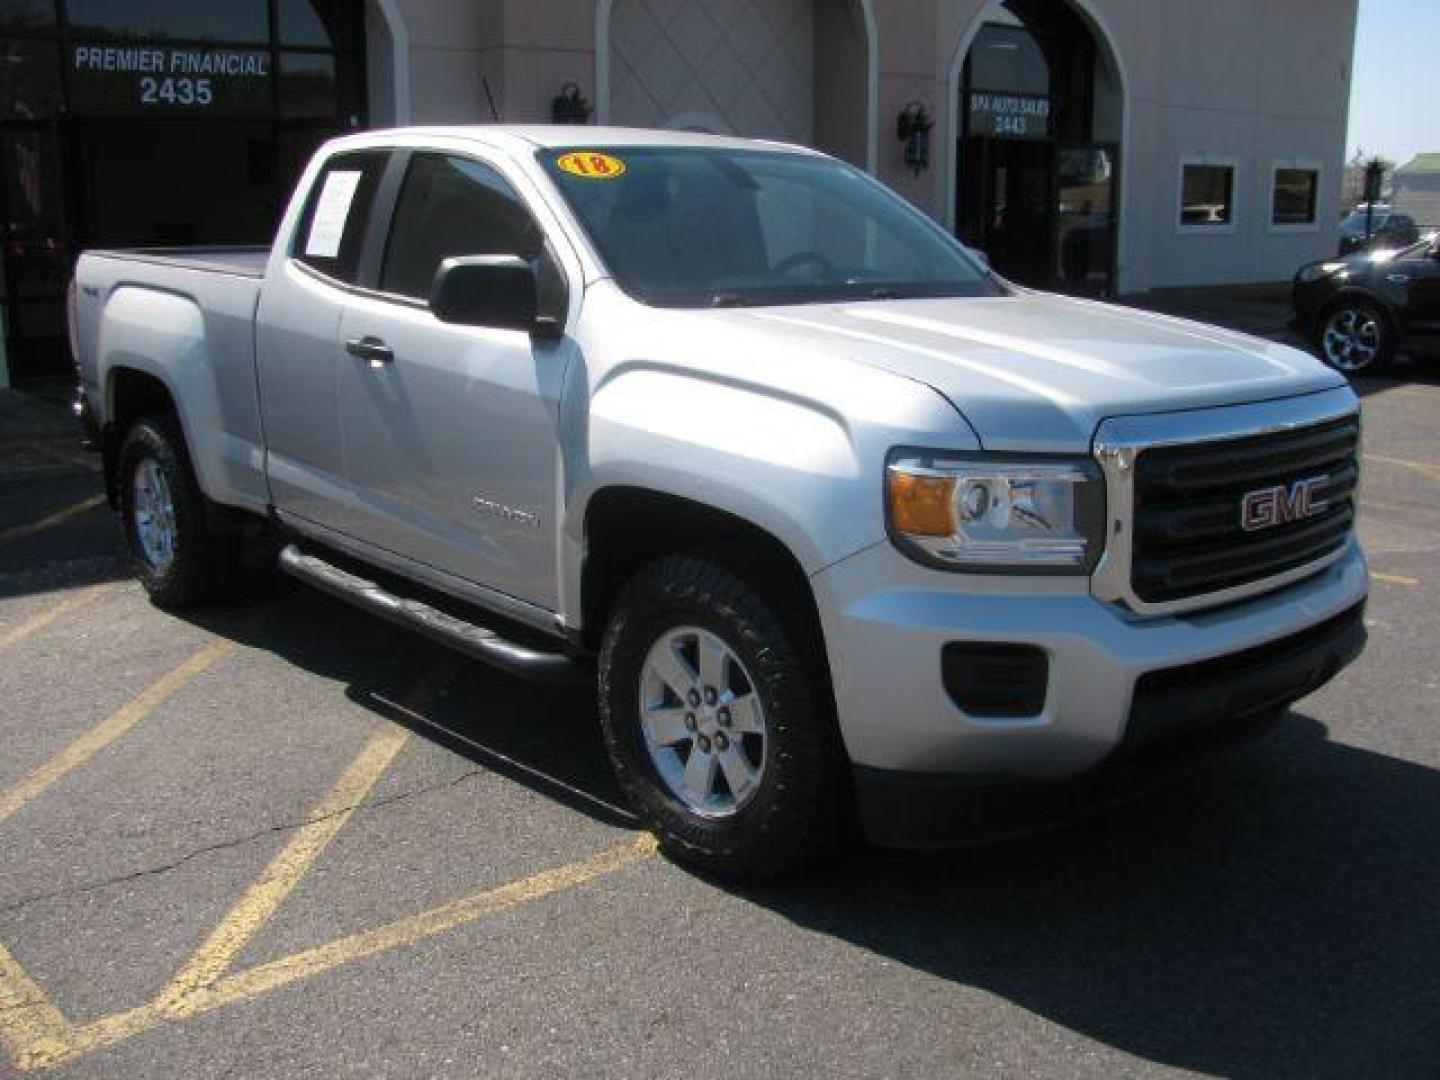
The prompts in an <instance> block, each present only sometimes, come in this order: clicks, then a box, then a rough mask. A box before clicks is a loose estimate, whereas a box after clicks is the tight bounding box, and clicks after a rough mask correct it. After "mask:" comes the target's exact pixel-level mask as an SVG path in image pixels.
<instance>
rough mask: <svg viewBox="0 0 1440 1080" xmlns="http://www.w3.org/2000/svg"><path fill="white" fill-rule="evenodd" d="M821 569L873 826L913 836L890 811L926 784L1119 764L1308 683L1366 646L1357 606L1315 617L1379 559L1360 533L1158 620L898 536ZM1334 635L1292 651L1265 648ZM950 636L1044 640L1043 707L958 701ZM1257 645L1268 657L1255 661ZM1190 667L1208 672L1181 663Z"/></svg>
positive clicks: (1067, 774) (1351, 599)
mask: <svg viewBox="0 0 1440 1080" xmlns="http://www.w3.org/2000/svg"><path fill="white" fill-rule="evenodd" d="M814 584H815V588H816V594H817V600H819V603H820V610H821V612H822V620H823V621H824V625H825V633H826V645H827V648H828V650H829V654H830V661H831V670H832V673H833V676H834V687H835V694H836V702H837V705H838V709H839V718H840V726H841V732H842V734H843V736H844V739H845V744H846V748H847V750H848V751H849V754H850V758H851V761H852V762H853V763H854V765H855V766H856V772H857V777H858V779H859V788H860V795H861V807H862V810H864V811H866V818H867V831H869V832H870V834H871V835H872V836H873V837H876V838H877V839H883V840H885V841H886V842H888V843H903V842H904V840H903V838H902V837H900V836H898V835H892V833H893V832H894V830H893V829H891V828H890V827H889V826H887V825H886V824H885V819H886V818H887V817H893V816H894V815H893V814H892V813H891V811H892V810H893V809H894V808H895V807H896V806H899V805H900V804H903V803H906V802H907V801H908V802H912V803H913V802H918V801H919V800H920V799H921V798H922V797H923V796H924V794H925V792H926V791H927V790H931V789H934V790H941V789H944V790H949V789H953V788H961V789H974V788H977V787H978V788H981V789H991V790H994V789H997V788H1004V787H1007V786H1009V787H1012V788H1013V787H1045V786H1053V785H1065V784H1066V783H1068V782H1072V781H1076V780H1077V778H1081V777H1084V776H1085V775H1086V774H1091V773H1093V772H1095V771H1096V770H1098V769H1101V768H1102V767H1103V766H1105V765H1107V764H1113V763H1114V762H1115V760H1117V758H1118V757H1119V756H1120V755H1119V752H1120V751H1121V750H1122V748H1125V747H1131V748H1139V747H1140V746H1142V745H1143V744H1144V743H1145V742H1147V741H1154V742H1156V743H1172V744H1173V743H1174V742H1176V740H1174V739H1168V738H1153V736H1154V734H1155V732H1156V731H1158V730H1159V729H1160V728H1162V727H1163V726H1164V725H1165V724H1167V723H1170V722H1173V723H1174V724H1175V726H1176V732H1177V733H1178V734H1179V735H1181V736H1182V738H1181V739H1180V740H1179V741H1180V742H1183V741H1184V738H1183V736H1185V735H1186V734H1188V733H1191V732H1194V731H1208V730H1209V729H1210V728H1212V723H1211V722H1212V721H1214V720H1226V719H1229V720H1234V721H1236V722H1237V723H1238V724H1239V725H1240V726H1242V727H1243V726H1245V725H1246V724H1247V723H1249V722H1250V721H1252V720H1253V719H1254V718H1255V717H1257V716H1260V715H1263V714H1266V713H1272V712H1274V711H1275V710H1276V709H1278V708H1281V707H1283V706H1284V705H1287V704H1289V703H1290V702H1292V701H1294V700H1296V699H1298V698H1300V697H1303V696H1304V695H1305V694H1308V693H1309V692H1311V691H1312V690H1314V689H1315V687H1316V686H1318V685H1320V683H1323V682H1324V681H1325V680H1327V679H1328V678H1330V677H1331V676H1333V675H1334V673H1335V672H1336V671H1338V670H1339V669H1340V668H1341V667H1343V666H1344V665H1345V664H1346V663H1348V662H1349V661H1350V660H1352V659H1353V658H1354V656H1355V655H1357V654H1358V651H1359V646H1360V644H1361V643H1363V626H1359V624H1358V621H1357V622H1356V626H1357V628H1358V629H1356V631H1355V633H1354V634H1350V633H1348V632H1347V634H1346V635H1342V636H1341V638H1339V639H1332V637H1330V636H1329V635H1327V634H1319V633H1317V629H1316V628H1319V627H1327V626H1329V625H1331V623H1332V620H1336V619H1337V618H1341V617H1346V616H1353V613H1356V612H1358V611H1359V609H1360V608H1359V606H1360V605H1362V604H1363V602H1364V600H1365V597H1366V594H1367V591H1368V575H1367V571H1366V567H1365V560H1364V557H1363V555H1362V554H1361V552H1360V549H1359V547H1358V546H1357V545H1355V544H1354V543H1353V541H1352V543H1351V546H1350V548H1349V549H1348V550H1347V552H1346V554H1345V556H1344V557H1343V558H1342V559H1340V560H1339V561H1338V562H1336V563H1334V564H1332V565H1331V566H1329V567H1327V568H1325V569H1324V570H1322V571H1320V572H1319V573H1317V574H1316V575H1314V576H1313V577H1310V578H1307V579H1305V580H1303V581H1300V582H1297V583H1295V584H1293V585H1290V586H1288V587H1286V588H1284V589H1280V590H1277V591H1275V592H1272V593H1267V594H1265V595H1263V596H1260V597H1256V598H1254V599H1252V600H1248V601H1245V602H1243V603H1237V604H1232V605H1230V606H1227V607H1224V608H1220V609H1217V610H1211V611H1201V612H1196V613H1193V614H1189V615H1184V616H1173V617H1163V618H1148V619H1142V618H1137V617H1135V616H1132V615H1130V614H1128V613H1126V612H1125V611H1124V610H1123V609H1122V608H1120V607H1118V606H1116V605H1112V604H1108V603H1104V602H1102V601H1100V600H1097V599H1096V598H1094V597H1093V596H1091V595H1090V593H1089V591H1088V583H1087V582H1085V581H1083V580H1080V581H1075V582H1068V581H1062V580H1057V579H989V578H979V577H971V578H965V577H960V576H958V575H955V576H952V575H948V574H944V573H943V572H940V571H929V570H925V569H923V568H920V567H917V566H915V565H914V564H911V563H909V562H908V560H906V559H904V557H903V556H901V555H900V554H899V553H897V552H895V551H894V550H893V549H892V548H890V547H889V546H888V545H877V546H876V547H873V548H870V549H868V550H867V551H865V552H861V553H860V554H858V555H856V556H854V557H852V558H851V559H848V560H845V561H844V562H842V563H839V564H837V565H836V566H834V567H831V568H829V569H827V570H825V571H824V572H822V573H821V574H819V575H817V576H816V578H815V579H814ZM1355 618H1358V616H1357V617H1355ZM1356 634H1358V637H1357V636H1355V635H1356ZM1322 637H1323V638H1324V642H1323V643H1321V644H1317V645H1316V648H1315V649H1314V650H1311V649H1309V648H1308V646H1306V647H1305V648H1302V649H1301V653H1300V655H1299V657H1298V659H1294V660H1293V662H1292V660H1291V659H1286V660H1285V663H1283V664H1281V663H1280V662H1279V659H1277V658H1280V657H1281V653H1280V652H1273V651H1272V652H1266V651H1264V650H1266V649H1267V648H1268V649H1271V650H1278V649H1280V647H1281V646H1280V644H1277V643H1285V642H1287V641H1288V642H1291V643H1299V644H1300V645H1306V643H1307V642H1309V641H1311V639H1314V640H1315V641H1317V642H1318V641H1319V640H1320V638H1322ZM954 642H962V643H971V642H979V643H992V644H1021V645H1031V646H1037V647H1039V648H1040V649H1042V650H1043V651H1044V653H1045V654H1046V656H1047V658H1048V660H1049V670H1048V678H1047V686H1046V693H1045V701H1044V706H1043V708H1042V709H1041V710H1040V712H1039V713H1038V714H1036V715H1032V716H1021V717H1004V718H978V717H972V716H967V715H966V714H965V713H964V712H962V711H961V709H960V708H959V707H958V706H957V705H956V704H955V702H954V701H953V700H952V699H951V697H950V696H949V694H948V693H947V692H946V690H945V688H944V685H943V680H942V673H941V655H942V652H943V650H944V647H945V645H947V644H950V643H954ZM1286 656H1287V657H1288V654H1286ZM1256 657H1258V658H1260V660H1259V664H1258V668H1251V667H1247V666H1246V661H1247V658H1248V659H1254V658H1256ZM1206 665H1210V666H1208V667H1207V666H1206ZM1226 665H1229V667H1228V668H1227V667H1226ZM1232 669H1233V670H1232ZM1184 671H1190V672H1191V673H1194V672H1200V673H1201V674H1200V676H1199V677H1198V678H1196V679H1193V680H1191V681H1186V680H1185V678H1184V677H1182V676H1181V675H1177V674H1174V673H1176V672H1184ZM1226 671H1230V672H1231V673H1230V674H1228V675H1227V674H1225V672H1226ZM1236 673H1238V674H1236ZM1222 688H1223V689H1222ZM1220 726H1222V727H1223V726H1224V725H1220ZM1142 732H1149V733H1150V735H1148V736H1146V735H1142ZM1162 734H1163V733H1162ZM897 787H898V788H900V789H901V791H900V793H899V794H895V793H894V791H893V789H895V788H897ZM875 792H879V793H880V794H879V795H878V796H877V795H875V794H874V793H875ZM941 801H942V802H943V801H944V800H943V799H942V800H941ZM1001 825H1002V829H1001V831H1004V829H1003V823H1001ZM922 831H923V830H922Z"/></svg>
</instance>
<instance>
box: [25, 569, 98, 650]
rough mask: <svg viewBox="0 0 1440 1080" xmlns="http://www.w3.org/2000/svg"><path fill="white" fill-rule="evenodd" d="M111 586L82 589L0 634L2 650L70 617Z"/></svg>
mask: <svg viewBox="0 0 1440 1080" xmlns="http://www.w3.org/2000/svg"><path fill="white" fill-rule="evenodd" d="M110 588H111V586H110V585H108V584H107V585H92V586H90V587H89V588H88V589H81V590H80V591H79V592H76V593H72V594H71V595H70V596H68V597H67V598H66V599H64V600H62V601H60V603H58V604H56V605H54V606H53V607H48V608H46V609H45V610H44V611H42V612H40V614H38V615H32V616H31V617H30V618H28V619H26V620H25V621H24V622H22V623H21V624H20V625H19V626H15V627H11V628H10V629H9V630H6V631H5V632H4V633H0V649H3V648H5V647H6V646H8V645H14V644H15V643H16V642H17V641H20V640H22V639H24V638H27V637H29V636H30V635H31V634H33V633H35V631H37V630H41V629H43V628H44V627H46V626H48V625H49V624H50V623H52V622H54V621H55V620H56V619H58V618H60V616H61V615H68V614H69V613H70V612H72V611H74V610H75V609H76V608H80V607H84V606H85V605H86V604H88V603H90V602H91V601H92V600H95V599H97V598H98V597H99V596H100V594H101V593H104V592H106V591H107V590H108V589H110Z"/></svg>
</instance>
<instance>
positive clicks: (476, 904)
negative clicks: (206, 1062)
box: [176, 833, 655, 1016]
mask: <svg viewBox="0 0 1440 1080" xmlns="http://www.w3.org/2000/svg"><path fill="white" fill-rule="evenodd" d="M654 851H655V841H654V839H653V838H652V837H651V836H650V835H649V834H648V833H647V834H645V835H644V836H642V837H640V838H639V839H638V840H636V841H634V842H632V843H628V844H622V845H621V846H619V847H615V848H611V849H610V850H608V851H604V852H601V853H600V854H599V855H594V856H591V857H590V858H588V859H582V860H580V861H579V862H574V863H570V864H569V865H567V866H560V867H556V868H555V869H553V870H545V871H542V872H541V873H538V874H535V875H532V876H531V877H528V878H523V879H522V880H520V881H514V882H511V883H510V884H508V885H501V886H499V887H498V888H494V889H487V890H486V891H485V892H481V893H476V894H475V895H474V896H468V897H465V898H464V899H461V900H456V901H454V902H452V903H449V904H445V905H443V906H441V907H438V908H432V909H431V910H430V911H425V912H421V913H420V914H419V915H411V916H409V917H408V918H404V919H398V920H396V921H395V922H392V923H389V924H388V925H386V926H381V927H378V928H376V929H374V930H365V931H361V932H360V933H358V934H351V935H349V936H348V937H343V938H340V939H339V940H338V941H331V942H329V943H327V944H325V945H317V946H315V947H314V948H312V949H306V950H304V951H303V952H298V953H295V954H294V955H292V956H286V957H282V958H280V959H279V960H272V961H271V962H270V963H268V964H261V965H260V966H259V967H255V968H251V969H249V970H248V971H241V972H237V973H236V974H234V975H229V976H227V977H225V978H224V979H221V980H220V981H219V982H218V983H216V984H215V986H214V987H213V988H212V989H211V990H210V991H208V992H203V993H201V994H198V995H196V996H195V997H193V998H191V999H190V1000H189V1001H187V1002H185V1004H184V1005H183V1006H182V1007H181V1009H179V1010H177V1012H176V1015H181V1016H184V1015H193V1014H195V1013H200V1012H208V1011H209V1010H211V1009H214V1008H217V1007H219V1006H221V1005H228V1004H231V1003H233V1002H236V1001H243V1000H245V999H246V998H250V997H254V996H255V995H256V994H263V993H265V992H267V991H270V990H274V989H276V988H278V987H281V986H284V985H286V984H287V983H292V982H295V981H296V980H297V979H304V978H308V977H309V976H311V975H318V974H319V973H320V972H322V971H328V970H329V969H331V968H334V967H338V966H340V965H341V964H347V963H349V962H350V961H352V960H359V959H361V958H362V957H366V956H373V955H374V954H375V953H379V952H385V951H387V950H389V949H394V948H398V947H400V946H402V945H411V944H413V943H415V942H417V941H420V940H422V939H423V938H428V937H433V936H434V935H435V934H440V933H444V932H445V931H446V930H453V929H455V928H456V927H459V926H464V925H465V924H466V923H471V922H475V921H476V920H478V919H483V918H486V917H488V916H491V915H499V914H500V913H501V912H505V911H509V910H510V909H511V908H515V907H519V906H520V905H521V904H525V903H528V902H530V901H531V900H538V899H539V898H540V897H542V896H549V895H550V894H551V893H557V892H562V891H564V890H566V889H573V888H575V887H576V886H578V885H583V884H585V883H586V882H587V881H592V880H594V879H595V878H598V877H603V876H605V875H606V874H613V873H615V871H617V870H623V869H624V868H625V867H627V866H632V865H634V864H635V863H638V862H640V861H642V860H644V859H646V858H649V857H650V855H652V854H653V853H654Z"/></svg>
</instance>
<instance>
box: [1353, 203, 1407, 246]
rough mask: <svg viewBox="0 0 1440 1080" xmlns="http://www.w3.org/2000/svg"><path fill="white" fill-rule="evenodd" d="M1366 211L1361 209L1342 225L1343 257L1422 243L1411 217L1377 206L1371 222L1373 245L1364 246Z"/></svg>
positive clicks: (1363, 208) (1371, 240)
mask: <svg viewBox="0 0 1440 1080" xmlns="http://www.w3.org/2000/svg"><path fill="white" fill-rule="evenodd" d="M1367 217H1369V215H1368V214H1367V213H1366V211H1365V207H1363V206H1362V207H1360V208H1359V209H1357V210H1355V211H1354V212H1353V213H1351V214H1350V216H1349V217H1347V218H1346V219H1345V220H1344V221H1342V222H1340V254H1341V255H1350V254H1353V253H1354V252H1357V251H1364V250H1366V249H1367V247H1368V249H1369V250H1371V251H1385V250H1395V249H1397V248H1406V247H1409V246H1410V245H1411V244H1414V243H1417V242H1419V240H1420V228H1419V226H1417V225H1416V224H1415V219H1414V218H1413V217H1411V216H1410V215H1409V214H1397V213H1396V212H1395V211H1394V210H1392V209H1390V207H1388V206H1380V205H1379V204H1376V206H1375V216H1374V218H1373V219H1372V220H1370V222H1369V227H1370V243H1369V244H1368V245H1367V244H1366V243H1365V229H1366V219H1367Z"/></svg>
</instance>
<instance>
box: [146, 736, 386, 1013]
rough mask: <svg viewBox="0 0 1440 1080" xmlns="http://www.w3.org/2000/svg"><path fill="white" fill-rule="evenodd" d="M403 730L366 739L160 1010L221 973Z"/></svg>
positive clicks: (374, 776)
mask: <svg viewBox="0 0 1440 1080" xmlns="http://www.w3.org/2000/svg"><path fill="white" fill-rule="evenodd" d="M409 734H410V733H409V732H408V731H406V730H405V729H404V728H398V727H397V728H389V729H387V730H385V731H382V732H380V734H378V735H376V736H375V737H374V738H373V739H371V740H370V741H369V742H368V743H367V744H366V746H365V749H363V750H361V751H360V755H359V757H357V758H356V759H355V760H354V761H352V762H351V763H350V767H349V768H348V769H346V770H345V773H344V775H342V776H341V777H340V780H339V782H338V783H337V784H336V785H335V786H334V787H333V788H331V790H330V794H329V795H327V796H325V799H324V800H323V801H322V802H321V803H320V805H319V806H317V807H316V808H315V809H314V811H312V819H313V820H312V821H311V823H310V824H309V825H306V826H304V827H303V828H301V829H299V830H298V831H297V832H296V833H295V836H294V837H293V838H292V839H291V841H290V843H288V844H286V845H285V848H284V850H283V851H281V852H280V854H278V855H276V856H275V858H274V859H272V860H271V862H270V865H269V866H267V867H266V868H265V872H264V873H263V874H261V875H260V880H259V881H257V882H255V884H254V885H251V886H250V888H249V890H248V891H247V892H246V893H245V895H244V896H243V897H241V899H240V902H239V903H238V904H236V905H235V906H234V907H233V908H232V909H231V910H230V913H229V914H228V915H226V916H225V918H224V919H223V920H222V921H221V923H220V925H219V926H217V927H216V928H215V930H214V932H213V933H211V935H210V936H209V937H208V938H207V939H206V940H205V944H203V945H201V946H200V949H199V951H197V952H196V953H195V955H194V956H192V957H191V958H190V960H189V961H188V962H187V963H186V964H185V966H184V967H183V968H181V969H180V971H179V972H178V973H176V975H175V977H174V978H173V979H171V980H170V984H169V985H168V986H167V987H166V988H165V990H164V991H163V992H162V993H161V995H160V1001H159V1005H160V1007H161V1008H162V1009H166V1010H174V1009H177V1008H178V1007H179V1006H180V1005H181V1004H182V1003H183V1001H184V999H185V998H186V997H188V996H189V995H191V994H193V993H195V992H196V991H197V990H200V989H202V988H203V987H206V986H209V985H210V984H211V983H213V982H214V981H215V980H216V979H218V978H219V977H220V976H221V975H223V974H224V973H225V971H226V969H227V968H229V966H230V964H231V962H232V961H233V960H234V959H235V957H236V956H238V955H239V953H240V950H241V949H243V948H244V947H245V945H246V943H248V942H249V941H250V939H251V938H252V937H253V936H254V935H255V932H256V931H257V930H259V929H260V928H261V927H262V926H264V925H265V923H266V922H267V921H268V920H269V919H270V916H272V915H273V914H275V911H276V909H277V908H279V906H280V905H281V904H282V903H283V902H284V900H285V898H286V897H287V896H289V895H290V893H291V891H292V890H293V889H294V888H295V886H296V885H298V884H299V883H300V879H301V878H302V877H304V876H305V873H306V871H308V870H309V869H310V867H311V865H312V864H313V863H314V862H315V859H316V858H317V857H318V856H319V854H320V853H321V852H322V851H324V850H325V846H326V845H327V844H329V843H330V841H331V840H333V839H334V838H335V834H336V833H338V832H339V831H340V830H341V829H342V828H344V827H345V823H346V822H347V821H349V820H350V815H351V814H353V813H354V812H355V808H356V807H357V806H358V805H359V804H360V802H361V801H362V800H363V799H364V798H365V796H366V795H367V794H369V792H370V789H371V788H372V787H374V786H375V783H376V781H378V780H379V779H380V777H381V776H383V775H384V774H385V770H386V769H388V768H389V767H390V763H391V762H392V761H394V760H395V755H396V754H398V753H399V752H400V748H401V747H402V746H403V745H404V744H405V740H406V738H407V737H408V736H409Z"/></svg>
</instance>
